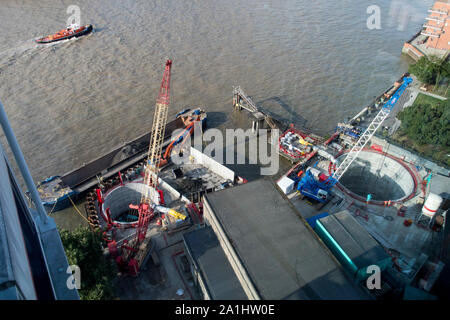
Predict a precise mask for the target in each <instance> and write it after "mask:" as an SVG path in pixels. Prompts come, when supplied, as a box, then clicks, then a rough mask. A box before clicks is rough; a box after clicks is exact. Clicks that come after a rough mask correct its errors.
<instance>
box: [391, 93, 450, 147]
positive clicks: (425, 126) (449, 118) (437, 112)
mask: <svg viewBox="0 0 450 320" xmlns="http://www.w3.org/2000/svg"><path fill="white" fill-rule="evenodd" d="M435 100H436V102H435V103H430V102H428V103H427V102H426V100H422V101H420V103H415V104H414V105H412V106H411V107H408V108H406V109H404V110H403V111H401V112H399V114H398V116H397V117H398V118H399V119H400V120H401V121H402V125H401V131H402V132H403V133H404V134H406V135H407V136H408V137H409V138H411V139H412V140H414V141H416V142H417V143H418V144H420V145H423V144H431V145H434V146H440V147H445V148H447V147H450V104H449V101H450V100H446V101H439V100H437V99H435Z"/></svg>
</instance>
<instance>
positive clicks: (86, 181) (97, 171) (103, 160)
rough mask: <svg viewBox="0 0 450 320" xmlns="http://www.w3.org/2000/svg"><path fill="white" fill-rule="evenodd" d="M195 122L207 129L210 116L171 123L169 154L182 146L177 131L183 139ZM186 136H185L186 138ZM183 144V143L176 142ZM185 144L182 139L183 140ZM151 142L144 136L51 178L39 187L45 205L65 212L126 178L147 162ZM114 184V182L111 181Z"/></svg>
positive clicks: (197, 113)
mask: <svg viewBox="0 0 450 320" xmlns="http://www.w3.org/2000/svg"><path fill="white" fill-rule="evenodd" d="M193 120H199V121H201V124H202V128H205V127H206V121H207V113H206V112H205V111H204V110H203V109H199V108H197V109H194V110H190V109H184V110H182V111H181V112H179V113H178V114H177V115H176V116H175V119H174V120H172V121H169V122H168V123H167V127H166V132H165V137H164V143H163V149H164V150H165V151H166V154H168V153H170V151H171V148H172V147H174V145H176V144H177V143H178V141H172V140H171V137H172V134H173V133H174V132H175V131H176V130H183V129H184V132H182V134H181V135H180V136H182V138H184V136H185V135H186V134H187V133H188V132H186V131H189V132H190V130H191V129H192V125H191V123H193ZM183 134H184V135H183ZM175 140H179V139H175ZM181 140H182V139H181ZM149 142H150V133H146V134H143V135H141V136H139V137H137V138H135V139H133V140H131V141H129V142H125V143H124V144H122V145H120V146H118V147H116V148H114V149H113V150H112V151H110V152H108V153H106V154H105V155H102V156H100V157H98V158H96V159H94V160H92V161H91V162H89V163H86V164H83V165H82V166H81V167H79V168H77V169H74V170H71V171H69V172H67V173H65V174H63V175H61V176H51V177H49V178H47V179H45V180H43V181H41V182H39V183H38V185H37V189H38V191H39V193H40V196H41V199H42V203H43V205H44V206H45V207H46V208H47V209H48V210H50V211H51V212H55V211H59V210H62V209H65V208H67V207H69V206H70V205H72V202H74V201H76V200H77V199H78V198H79V197H80V196H81V195H83V194H85V193H86V191H88V190H89V189H92V188H94V187H95V186H97V185H98V184H101V183H102V182H104V181H108V180H111V179H112V178H113V177H114V176H116V175H117V174H118V173H119V172H122V173H124V175H123V176H124V177H126V176H127V175H128V171H129V172H131V171H132V170H131V168H132V167H134V166H135V165H136V164H137V163H140V162H144V161H145V157H146V156H147V151H148V147H149ZM110 182H111V181H110Z"/></svg>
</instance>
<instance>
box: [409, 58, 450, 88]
mask: <svg viewBox="0 0 450 320" xmlns="http://www.w3.org/2000/svg"><path fill="white" fill-rule="evenodd" d="M408 71H409V72H410V73H412V74H414V75H415V76H416V77H417V79H419V80H420V81H421V82H424V83H427V84H439V83H440V82H441V81H442V80H443V79H446V78H449V77H450V62H448V61H444V60H443V59H439V58H437V57H434V56H431V57H429V58H427V57H425V56H424V57H422V58H420V59H419V61H417V62H416V63H415V64H412V65H410V66H409V69H408Z"/></svg>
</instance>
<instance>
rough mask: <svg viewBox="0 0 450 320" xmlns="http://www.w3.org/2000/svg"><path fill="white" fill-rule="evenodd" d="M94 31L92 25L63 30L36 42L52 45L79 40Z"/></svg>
mask: <svg viewBox="0 0 450 320" xmlns="http://www.w3.org/2000/svg"><path fill="white" fill-rule="evenodd" d="M92 29H93V28H92V25H90V24H88V25H85V26H82V27H80V28H78V29H75V30H71V29H63V30H61V31H59V32H57V33H55V34H52V35H49V36H46V37H43V38H40V39H37V40H36V42H37V43H51V42H55V41H61V40H66V39H70V38H74V37H76V38H78V37H81V36H84V35H86V34H89V33H90V32H91V31H92Z"/></svg>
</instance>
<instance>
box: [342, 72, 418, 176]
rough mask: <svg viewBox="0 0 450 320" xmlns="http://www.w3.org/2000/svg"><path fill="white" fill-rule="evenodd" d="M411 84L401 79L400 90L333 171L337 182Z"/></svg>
mask: <svg viewBox="0 0 450 320" xmlns="http://www.w3.org/2000/svg"><path fill="white" fill-rule="evenodd" d="M411 82H412V79H411V78H409V77H404V78H403V83H402V85H401V86H400V88H399V89H398V90H397V91H396V92H395V93H394V95H393V96H392V97H391V98H390V99H389V101H388V102H387V103H386V104H385V105H384V106H383V107H382V108H381V110H380V111H379V112H378V114H377V115H376V117H375V119H373V121H372V122H371V123H370V125H369V126H368V128H367V129H366V131H364V133H363V134H362V135H361V137H360V138H359V140H358V141H357V142H356V144H355V145H354V146H353V148H352V149H351V150H350V152H349V153H348V154H347V156H346V157H345V159H344V161H342V162H341V163H340V165H339V167H338V168H337V169H336V170H335V172H334V174H333V178H334V179H335V180H336V181H338V180H339V179H340V178H341V177H342V176H343V175H344V173H345V172H346V171H347V169H348V168H349V167H350V165H351V164H352V163H353V161H354V160H355V159H356V158H358V155H359V153H360V152H361V150H362V149H363V148H364V147H365V145H366V144H367V142H369V140H370V139H371V138H372V137H373V135H374V134H375V132H376V131H377V130H378V128H379V127H380V126H381V124H382V123H383V121H384V120H385V119H386V118H387V116H388V115H389V113H390V112H391V111H392V109H393V108H394V106H395V104H396V103H397V102H398V100H399V98H400V96H401V95H402V94H403V92H404V91H405V90H406V88H407V87H408V85H409V84H410V83H411Z"/></svg>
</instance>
